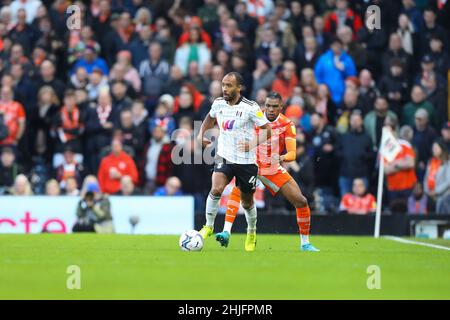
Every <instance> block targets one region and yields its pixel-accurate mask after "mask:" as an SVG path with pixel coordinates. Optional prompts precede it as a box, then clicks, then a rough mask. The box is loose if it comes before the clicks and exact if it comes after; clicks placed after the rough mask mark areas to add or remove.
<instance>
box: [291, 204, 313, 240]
mask: <svg viewBox="0 0 450 320" xmlns="http://www.w3.org/2000/svg"><path fill="white" fill-rule="evenodd" d="M295 211H296V213H297V225H298V230H299V232H300V237H301V240H302V244H306V243H309V229H310V225H311V211H310V209H309V206H306V207H303V208H296V209H295Z"/></svg>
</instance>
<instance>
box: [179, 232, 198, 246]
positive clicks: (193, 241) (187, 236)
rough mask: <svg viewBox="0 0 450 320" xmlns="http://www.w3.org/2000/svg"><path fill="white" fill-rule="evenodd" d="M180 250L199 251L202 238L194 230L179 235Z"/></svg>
mask: <svg viewBox="0 0 450 320" xmlns="http://www.w3.org/2000/svg"><path fill="white" fill-rule="evenodd" d="M179 244H180V248H181V250H183V251H200V250H202V248H203V237H202V235H201V234H200V233H199V232H198V231H195V230H188V231H185V232H183V233H182V234H181V237H180V242H179Z"/></svg>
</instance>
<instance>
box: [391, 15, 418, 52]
mask: <svg viewBox="0 0 450 320" xmlns="http://www.w3.org/2000/svg"><path fill="white" fill-rule="evenodd" d="M416 32H417V29H414V26H413V24H412V23H411V21H410V18H409V17H408V16H407V15H406V14H400V15H399V16H398V28H397V32H396V33H397V34H398V35H399V37H400V39H401V42H402V48H403V50H405V52H406V53H407V54H410V55H412V56H414V55H417V46H418V39H417V33H416Z"/></svg>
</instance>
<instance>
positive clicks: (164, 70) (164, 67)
mask: <svg viewBox="0 0 450 320" xmlns="http://www.w3.org/2000/svg"><path fill="white" fill-rule="evenodd" d="M148 53H149V57H148V59H146V60H144V61H142V62H141V64H140V66H139V75H140V76H141V79H142V93H143V94H144V95H145V96H146V97H147V99H149V100H150V101H151V102H152V103H154V102H156V100H157V99H158V97H159V95H160V94H161V93H162V88H163V85H164V83H165V82H166V81H167V80H168V79H169V64H168V63H167V61H165V60H164V59H162V57H161V54H162V48H161V44H159V43H158V42H152V43H151V44H150V46H149V48H148Z"/></svg>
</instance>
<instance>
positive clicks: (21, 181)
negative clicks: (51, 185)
mask: <svg viewBox="0 0 450 320" xmlns="http://www.w3.org/2000/svg"><path fill="white" fill-rule="evenodd" d="M10 193H11V194H12V195H13V196H32V195H33V191H32V189H31V183H30V181H29V180H28V178H27V176H26V175H24V174H19V175H17V176H16V179H15V180H14V185H13V187H12V189H11V191H10Z"/></svg>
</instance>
